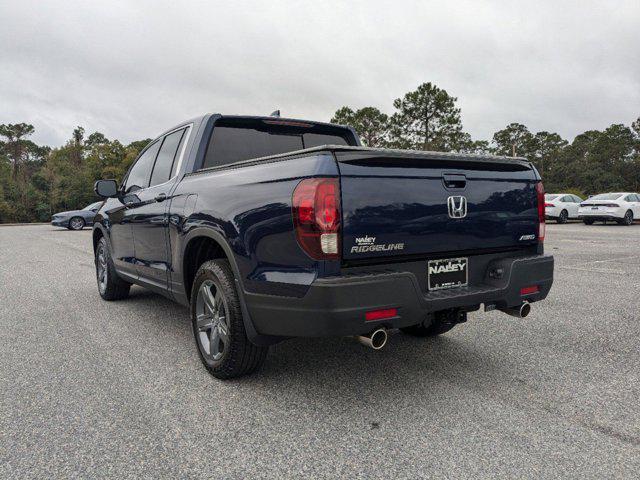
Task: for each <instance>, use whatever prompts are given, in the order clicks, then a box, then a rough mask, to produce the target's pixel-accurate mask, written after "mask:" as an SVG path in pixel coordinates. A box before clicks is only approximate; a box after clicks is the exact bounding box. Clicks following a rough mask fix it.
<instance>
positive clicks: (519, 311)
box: [355, 302, 531, 350]
mask: <svg viewBox="0 0 640 480" xmlns="http://www.w3.org/2000/svg"><path fill="white" fill-rule="evenodd" d="M500 311H501V312H503V313H506V314H507V315H511V316H512V317H517V318H525V317H527V316H528V315H529V313H531V304H530V303H529V302H522V304H521V305H520V306H519V307H511V308H504V309H501V310H500ZM355 338H356V340H358V342H360V343H361V344H363V345H365V346H367V347H369V348H372V349H374V350H381V349H382V348H384V346H385V345H386V344H387V340H388V339H389V334H388V333H387V329H386V328H378V329H376V330H374V331H373V332H371V333H369V334H367V335H357V336H356V337H355Z"/></svg>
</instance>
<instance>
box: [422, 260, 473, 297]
mask: <svg viewBox="0 0 640 480" xmlns="http://www.w3.org/2000/svg"><path fill="white" fill-rule="evenodd" d="M468 264H469V260H468V258H466V257H463V258H445V259H442V260H429V263H428V265H427V278H428V280H429V290H442V289H444V288H455V287H464V286H466V285H467V284H468V283H469V272H468V269H467V267H468Z"/></svg>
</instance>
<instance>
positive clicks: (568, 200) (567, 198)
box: [560, 195, 573, 203]
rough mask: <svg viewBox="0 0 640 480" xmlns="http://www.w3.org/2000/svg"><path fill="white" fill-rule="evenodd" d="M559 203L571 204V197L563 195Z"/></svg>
mask: <svg viewBox="0 0 640 480" xmlns="http://www.w3.org/2000/svg"><path fill="white" fill-rule="evenodd" d="M560 201H561V202H565V203H573V199H572V198H571V195H565V196H564V197H562V200H560Z"/></svg>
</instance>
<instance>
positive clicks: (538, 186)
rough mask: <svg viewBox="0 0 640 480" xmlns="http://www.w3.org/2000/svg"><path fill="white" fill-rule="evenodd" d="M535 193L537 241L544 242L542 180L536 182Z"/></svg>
mask: <svg viewBox="0 0 640 480" xmlns="http://www.w3.org/2000/svg"><path fill="white" fill-rule="evenodd" d="M536 193H537V194H538V222H539V225H540V226H539V227H538V241H539V242H544V234H545V225H544V203H545V202H544V185H542V182H538V183H536Z"/></svg>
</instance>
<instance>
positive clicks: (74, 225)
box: [67, 217, 86, 230]
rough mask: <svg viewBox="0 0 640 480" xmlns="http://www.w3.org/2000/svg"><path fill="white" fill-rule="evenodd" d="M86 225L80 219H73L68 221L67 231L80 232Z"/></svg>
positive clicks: (82, 219)
mask: <svg viewBox="0 0 640 480" xmlns="http://www.w3.org/2000/svg"><path fill="white" fill-rule="evenodd" d="M85 225H86V223H85V221H84V218H82V217H73V218H70V219H69V226H68V227H67V228H68V229H69V230H82V229H83V228H84V226H85Z"/></svg>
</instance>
